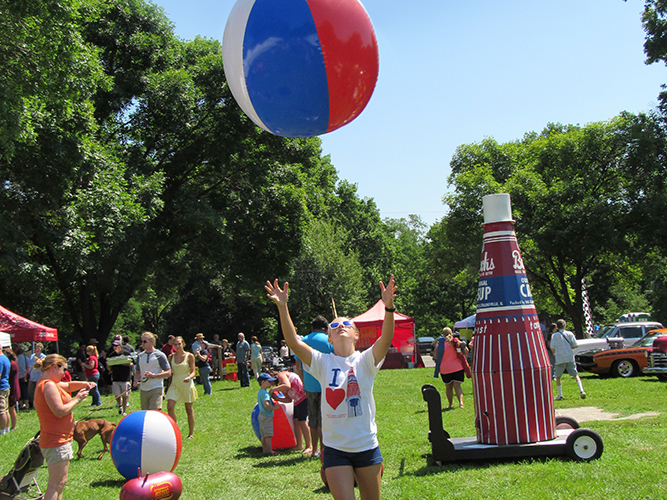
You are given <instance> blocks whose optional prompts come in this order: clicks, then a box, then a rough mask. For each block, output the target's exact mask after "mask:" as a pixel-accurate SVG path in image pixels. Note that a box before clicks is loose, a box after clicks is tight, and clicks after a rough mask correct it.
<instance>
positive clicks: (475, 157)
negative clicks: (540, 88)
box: [447, 114, 645, 335]
mask: <svg viewBox="0 0 667 500" xmlns="http://www.w3.org/2000/svg"><path fill="white" fill-rule="evenodd" d="M644 119H645V117H635V116H633V115H629V114H623V115H621V116H619V117H616V118H614V119H612V120H610V121H608V122H601V123H593V124H590V125H587V126H584V127H579V126H568V127H564V126H561V125H549V126H548V127H547V128H546V129H545V130H544V131H543V132H542V133H541V134H534V133H533V134H527V135H526V136H525V137H524V139H523V140H521V141H514V142H511V143H507V144H502V145H501V144H497V143H496V142H495V141H493V140H492V139H487V140H485V141H483V142H482V143H481V144H473V145H470V146H463V147H460V148H459V149H458V150H457V154H456V156H455V158H454V159H453V160H452V175H451V177H450V182H451V183H452V184H453V185H454V186H455V191H454V193H453V194H452V196H451V197H450V198H449V200H450V202H451V203H450V208H451V212H450V214H449V215H448V217H447V222H448V223H454V224H459V225H460V227H461V228H462V230H463V231H464V232H463V233H462V234H466V232H465V228H466V227H467V228H469V230H468V231H467V233H469V234H475V232H478V231H479V230H478V229H477V228H478V227H479V225H480V223H481V221H482V215H481V196H482V195H484V194H490V193H494V192H508V193H510V195H511V198H512V208H513V216H514V218H515V219H516V232H517V236H518V240H519V246H520V248H521V250H522V253H523V256H524V262H525V264H526V269H527V273H528V276H529V279H530V280H531V285H532V289H533V290H534V291H535V294H536V297H537V298H538V303H537V308H538V313H539V312H540V304H539V297H541V296H542V297H543V296H549V297H550V298H551V299H552V300H553V301H554V302H555V304H556V306H557V309H556V310H555V311H553V312H555V313H556V314H558V315H560V314H563V315H565V316H567V317H568V318H570V319H571V320H572V323H573V326H574V329H575V330H576V332H577V333H578V334H579V335H581V334H582V325H583V313H582V299H581V281H582V279H584V278H585V279H586V283H587V286H588V290H589V294H590V297H591V300H592V302H594V303H606V300H607V298H609V285H610V283H611V278H613V277H614V276H615V274H616V273H618V272H619V270H620V272H623V273H627V272H629V271H628V270H629V269H630V267H629V264H630V262H629V260H628V255H629V249H630V239H631V233H632V231H633V227H632V226H631V224H630V220H631V219H630V207H631V203H630V202H629V199H628V189H627V187H628V180H629V179H630V176H631V173H632V171H633V169H636V168H637V167H638V164H637V161H638V158H639V157H638V156H637V155H635V154H633V153H632V149H633V147H635V145H636V142H637V137H638V135H637V133H636V132H637V131H636V129H635V126H636V124H637V123H638V122H639V121H641V120H644ZM462 254H463V255H465V253H464V252H462Z"/></svg>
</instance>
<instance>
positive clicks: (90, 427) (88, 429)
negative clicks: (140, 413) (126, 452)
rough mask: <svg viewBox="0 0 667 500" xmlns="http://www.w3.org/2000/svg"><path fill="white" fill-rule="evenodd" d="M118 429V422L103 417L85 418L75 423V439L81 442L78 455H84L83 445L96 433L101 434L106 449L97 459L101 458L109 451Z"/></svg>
mask: <svg viewBox="0 0 667 500" xmlns="http://www.w3.org/2000/svg"><path fill="white" fill-rule="evenodd" d="M115 430H116V424H114V423H113V422H109V421H108V420H103V419H101V418H94V419H93V420H85V421H83V422H77V423H75V424H74V441H76V442H77V443H79V451H78V453H77V455H78V457H79V458H81V457H83V453H81V451H82V450H83V447H84V446H86V444H87V443H88V441H90V440H91V439H92V438H93V437H95V435H96V434H99V435H100V437H101V438H102V443H103V444H104V450H102V453H101V454H100V456H99V457H97V459H98V460H99V459H101V458H102V457H103V456H104V453H105V452H107V451H109V444H110V443H111V436H113V433H114V431H115Z"/></svg>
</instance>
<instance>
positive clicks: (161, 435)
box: [111, 410, 182, 479]
mask: <svg viewBox="0 0 667 500" xmlns="http://www.w3.org/2000/svg"><path fill="white" fill-rule="evenodd" d="M181 449H182V441H181V431H180V430H179V428H178V425H176V422H174V420H173V419H172V418H171V417H170V416H169V415H167V414H166V413H162V412H161V411H157V410H141V411H134V412H132V413H130V414H129V415H128V416H126V417H124V418H123V419H122V420H121V421H120V422H118V425H117V426H116V430H115V431H114V434H113V438H112V440H111V459H112V460H113V464H114V465H115V466H116V469H117V470H118V472H120V474H121V476H123V477H124V478H125V479H134V478H135V477H137V476H145V475H146V474H155V473H157V472H173V470H174V468H175V467H176V464H178V460H179V458H180V457H181Z"/></svg>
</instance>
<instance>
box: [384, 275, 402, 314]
mask: <svg viewBox="0 0 667 500" xmlns="http://www.w3.org/2000/svg"><path fill="white" fill-rule="evenodd" d="M397 289H398V287H397V286H396V284H395V281H394V275H393V274H392V275H391V277H390V278H389V283H387V286H386V287H385V286H384V283H383V282H382V281H380V290H382V302H384V305H385V307H388V308H390V309H391V308H392V307H394V297H396V290H397Z"/></svg>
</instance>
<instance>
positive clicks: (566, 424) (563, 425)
mask: <svg viewBox="0 0 667 500" xmlns="http://www.w3.org/2000/svg"><path fill="white" fill-rule="evenodd" d="M556 428H557V429H578V428H579V422H577V421H576V420H575V419H573V418H572V417H568V416H566V415H557V416H556Z"/></svg>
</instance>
